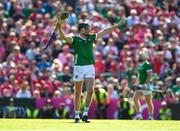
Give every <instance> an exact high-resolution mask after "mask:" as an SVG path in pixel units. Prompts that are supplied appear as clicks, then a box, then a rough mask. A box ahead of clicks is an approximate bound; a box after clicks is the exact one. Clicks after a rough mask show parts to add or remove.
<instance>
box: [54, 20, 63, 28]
mask: <svg viewBox="0 0 180 131" xmlns="http://www.w3.org/2000/svg"><path fill="white" fill-rule="evenodd" d="M63 22H64V21H62V20H61V19H59V20H57V22H56V25H57V26H58V27H60V26H61V24H62V23H63Z"/></svg>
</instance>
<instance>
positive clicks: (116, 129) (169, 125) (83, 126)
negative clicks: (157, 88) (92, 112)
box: [0, 119, 180, 131]
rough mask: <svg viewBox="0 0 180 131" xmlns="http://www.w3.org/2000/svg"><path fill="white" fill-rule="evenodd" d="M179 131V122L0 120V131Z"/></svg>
mask: <svg viewBox="0 0 180 131" xmlns="http://www.w3.org/2000/svg"><path fill="white" fill-rule="evenodd" d="M172 130H174V131H175V130H176V131H180V121H156V120H154V121H149V120H95V119H93V120H91V123H83V122H80V123H74V120H72V119H71V120H58V119H56V120H44V119H0V131H172Z"/></svg>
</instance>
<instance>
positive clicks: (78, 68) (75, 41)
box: [57, 14, 126, 122]
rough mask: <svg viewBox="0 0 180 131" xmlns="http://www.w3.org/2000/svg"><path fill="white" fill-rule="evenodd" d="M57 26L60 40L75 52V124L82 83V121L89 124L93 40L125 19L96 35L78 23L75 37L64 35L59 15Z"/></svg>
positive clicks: (92, 75) (77, 120) (119, 24)
mask: <svg viewBox="0 0 180 131" xmlns="http://www.w3.org/2000/svg"><path fill="white" fill-rule="evenodd" d="M57 19H58V23H57V24H58V26H59V34H60V38H61V39H62V40H66V41H67V43H68V44H71V45H72V46H73V48H74V50H75V60H74V64H75V66H74V72H73V80H74V84H75V103H74V107H75V122H79V120H80V115H79V114H80V103H81V93H82V87H83V83H84V82H85V84H86V89H87V97H86V100H85V107H84V112H83V116H82V121H84V122H90V121H89V120H88V111H89V106H90V104H91V99H92V94H93V92H94V89H93V87H94V82H95V69H94V66H93V64H94V63H95V62H94V55H93V43H94V41H95V40H97V39H99V38H102V37H103V36H104V35H105V34H108V33H110V32H112V31H113V30H115V29H118V28H119V27H120V26H121V25H124V24H125V23H126V19H125V18H122V20H121V21H120V22H119V23H118V24H115V25H113V26H111V27H109V28H106V29H104V30H102V31H100V32H98V33H97V34H91V33H90V31H91V28H90V25H89V24H87V23H80V24H79V25H78V33H79V34H77V35H75V36H73V37H70V36H68V35H66V34H65V33H64V32H63V30H62V26H61V25H62V23H63V22H64V21H63V20H61V14H58V15H57Z"/></svg>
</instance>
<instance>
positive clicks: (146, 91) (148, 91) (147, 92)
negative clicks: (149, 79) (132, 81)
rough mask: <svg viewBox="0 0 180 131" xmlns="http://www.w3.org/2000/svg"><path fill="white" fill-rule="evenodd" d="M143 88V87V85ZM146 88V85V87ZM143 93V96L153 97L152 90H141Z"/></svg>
mask: <svg viewBox="0 0 180 131" xmlns="http://www.w3.org/2000/svg"><path fill="white" fill-rule="evenodd" d="M141 86H143V85H141ZM144 86H145V85H144ZM146 88H147V87H146ZM141 91H142V92H143V94H144V95H145V96H146V95H151V94H152V91H150V90H141Z"/></svg>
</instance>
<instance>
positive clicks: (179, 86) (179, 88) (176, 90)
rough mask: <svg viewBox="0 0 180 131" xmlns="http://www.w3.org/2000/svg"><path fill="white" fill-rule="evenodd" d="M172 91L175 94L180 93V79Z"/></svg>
mask: <svg viewBox="0 0 180 131" xmlns="http://www.w3.org/2000/svg"><path fill="white" fill-rule="evenodd" d="M172 91H173V93H174V94H176V93H177V92H179V93H180V77H178V78H176V85H174V86H173V88H172Z"/></svg>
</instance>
